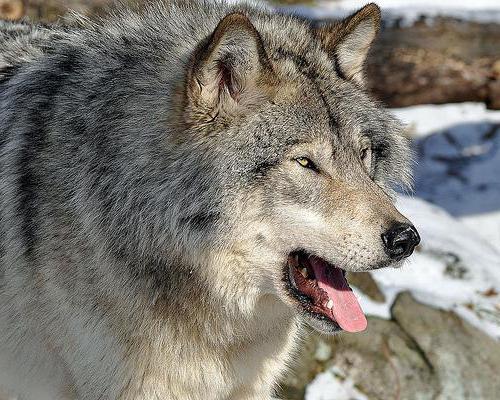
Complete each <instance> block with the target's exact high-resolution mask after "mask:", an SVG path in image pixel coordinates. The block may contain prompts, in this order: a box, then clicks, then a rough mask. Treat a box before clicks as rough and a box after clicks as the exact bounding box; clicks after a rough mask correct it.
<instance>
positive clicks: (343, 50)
mask: <svg viewBox="0 0 500 400" xmlns="http://www.w3.org/2000/svg"><path fill="white" fill-rule="evenodd" d="M380 19H381V18H380V8H379V7H378V6H377V5H376V4H375V3H370V4H367V5H366V6H364V7H363V8H362V9H360V10H359V11H357V12H355V13H354V14H352V15H350V16H349V17H347V18H346V19H344V20H343V21H340V22H337V23H334V24H326V25H322V26H319V27H317V29H316V33H317V36H318V39H319V40H320V42H321V45H322V47H323V48H324V49H325V51H326V52H327V53H328V54H329V55H330V57H332V58H333V60H334V62H335V65H336V68H337V72H338V73H339V75H340V76H341V77H342V78H345V79H349V80H353V81H354V82H356V83H357V84H359V85H361V86H364V64H365V61H366V57H367V55H368V52H369V50H370V47H371V45H372V43H373V40H374V39H375V37H376V36H377V33H378V31H379V29H380Z"/></svg>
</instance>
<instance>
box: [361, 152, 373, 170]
mask: <svg viewBox="0 0 500 400" xmlns="http://www.w3.org/2000/svg"><path fill="white" fill-rule="evenodd" d="M360 158H361V161H363V164H364V166H365V168H366V170H367V171H371V169H372V149H371V148H370V147H366V148H364V149H363V150H361V153H360Z"/></svg>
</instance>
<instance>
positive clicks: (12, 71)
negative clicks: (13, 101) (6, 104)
mask: <svg viewBox="0 0 500 400" xmlns="http://www.w3.org/2000/svg"><path fill="white" fill-rule="evenodd" d="M19 68H20V66H19V65H9V66H6V67H3V68H1V69H0V84H2V83H4V82H7V81H8V80H9V79H10V78H12V77H13V76H14V75H16V73H17V72H18V71H19Z"/></svg>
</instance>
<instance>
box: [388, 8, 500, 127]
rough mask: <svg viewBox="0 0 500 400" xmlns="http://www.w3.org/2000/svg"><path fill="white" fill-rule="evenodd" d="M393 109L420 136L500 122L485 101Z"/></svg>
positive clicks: (496, 112)
mask: <svg viewBox="0 0 500 400" xmlns="http://www.w3.org/2000/svg"><path fill="white" fill-rule="evenodd" d="M498 3H499V4H500V0H499V1H498ZM391 111H392V112H393V114H394V115H396V117H398V118H399V119H400V120H401V121H403V122H404V123H405V124H406V125H407V126H408V127H409V129H410V131H411V133H412V135H415V136H418V137H422V136H427V135H429V134H431V133H435V132H436V131H441V130H444V129H448V128H450V127H452V126H454V125H458V124H464V123H478V122H488V123H500V111H493V110H488V109H487V108H486V106H485V105H484V103H459V104H441V105H434V104H424V105H419V106H411V107H404V108H393V109H391Z"/></svg>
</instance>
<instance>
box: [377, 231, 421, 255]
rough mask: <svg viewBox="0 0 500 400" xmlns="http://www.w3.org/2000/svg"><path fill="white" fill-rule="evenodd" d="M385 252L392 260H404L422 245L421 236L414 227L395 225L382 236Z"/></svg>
mask: <svg viewBox="0 0 500 400" xmlns="http://www.w3.org/2000/svg"><path fill="white" fill-rule="evenodd" d="M382 241H383V242H384V247H385V252H386V253H387V254H388V256H389V257H390V258H391V259H392V260H398V261H399V260H402V259H403V258H405V257H408V256H409V255H410V254H411V253H413V249H415V247H416V246H417V245H418V244H419V243H420V236H419V235H418V232H417V230H416V229H415V227H414V226H413V225H410V224H394V225H393V226H392V227H391V228H389V230H387V231H386V232H385V233H383V234H382Z"/></svg>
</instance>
